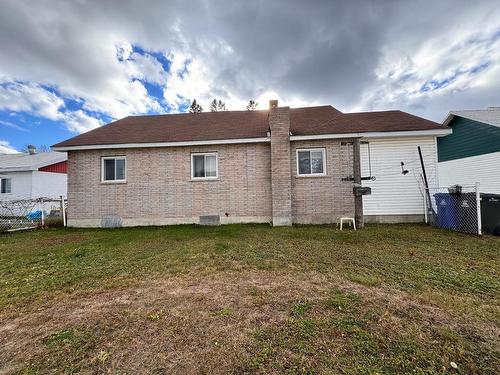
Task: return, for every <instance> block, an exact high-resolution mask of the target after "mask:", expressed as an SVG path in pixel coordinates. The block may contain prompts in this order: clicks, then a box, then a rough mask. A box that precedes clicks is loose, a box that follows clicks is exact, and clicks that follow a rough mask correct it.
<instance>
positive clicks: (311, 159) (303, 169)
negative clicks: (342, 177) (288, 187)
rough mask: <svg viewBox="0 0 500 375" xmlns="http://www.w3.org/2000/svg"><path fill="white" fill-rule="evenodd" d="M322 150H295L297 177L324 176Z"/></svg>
mask: <svg viewBox="0 0 500 375" xmlns="http://www.w3.org/2000/svg"><path fill="white" fill-rule="evenodd" d="M325 155H326V150H325V149H324V148H309V149H297V176H325V175H326V156H325Z"/></svg>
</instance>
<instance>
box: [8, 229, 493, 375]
mask: <svg viewBox="0 0 500 375" xmlns="http://www.w3.org/2000/svg"><path fill="white" fill-rule="evenodd" d="M499 342H500V238H495V237H490V236H484V237H481V238H478V237H474V236H469V235H463V234H459V233H453V232H448V231H444V230H440V229H436V228H430V227H426V226H423V225H372V226H367V227H366V228H365V229H364V230H361V231H357V232H353V231H343V232H340V231H338V230H336V229H335V228H332V227H330V226H298V227H292V228H271V227H269V226H267V225H227V226H220V227H196V226H174V227H164V228H161V227H158V228H153V227H147V228H129V229H112V230H99V229H80V230H78V229H67V228H65V229H62V228H59V229H44V230H37V231H32V232H24V233H15V234H9V235H1V236H0V374H3V373H9V374H10V373H21V374H36V373H41V374H42V373H43V374H45V373H57V374H59V373H78V372H82V373H114V374H125V373H126V374H142V373H148V374H167V373H168V374H170V373H181V374H186V373H263V374H269V373H331V374H337V373H344V374H364V373H366V374H376V373H379V374H386V373H389V374H391V373H392V374H403V373H414V374H423V373H426V374H428V373H431V374H433V373H435V374H442V373H450V374H488V373H491V374H493V373H498V369H499V368H500V360H499V355H500V344H499ZM452 362H453V363H452ZM455 364H456V366H454V365H455ZM455 367H456V368H455Z"/></svg>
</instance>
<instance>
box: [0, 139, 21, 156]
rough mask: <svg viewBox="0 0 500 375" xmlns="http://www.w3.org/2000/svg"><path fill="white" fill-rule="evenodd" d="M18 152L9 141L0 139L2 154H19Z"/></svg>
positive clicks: (0, 151) (0, 152)
mask: <svg viewBox="0 0 500 375" xmlns="http://www.w3.org/2000/svg"><path fill="white" fill-rule="evenodd" d="M18 152H19V151H17V150H16V149H15V148H14V147H12V146H11V145H10V143H9V142H8V141H2V140H1V139H0V154H17V153H18Z"/></svg>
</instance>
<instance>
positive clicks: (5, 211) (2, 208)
mask: <svg viewBox="0 0 500 375" xmlns="http://www.w3.org/2000/svg"><path fill="white" fill-rule="evenodd" d="M66 208H67V201H66V199H64V198H62V197H61V198H60V199H54V198H43V197H40V198H30V199H13V200H3V201H0V233H1V232H13V231H18V230H25V229H33V228H39V227H43V226H49V225H50V226H58V225H64V226H65V225H66Z"/></svg>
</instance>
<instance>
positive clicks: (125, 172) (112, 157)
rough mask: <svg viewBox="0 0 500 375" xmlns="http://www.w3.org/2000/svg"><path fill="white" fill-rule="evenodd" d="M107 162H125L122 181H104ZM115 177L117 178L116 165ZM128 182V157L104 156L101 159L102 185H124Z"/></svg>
mask: <svg viewBox="0 0 500 375" xmlns="http://www.w3.org/2000/svg"><path fill="white" fill-rule="evenodd" d="M105 160H125V167H124V170H123V177H124V178H123V179H122V180H105V179H104V161H105ZM115 177H116V165H115ZM125 182H127V157H126V156H124V155H119V156H102V157H101V183H103V184H123V183H125Z"/></svg>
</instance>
